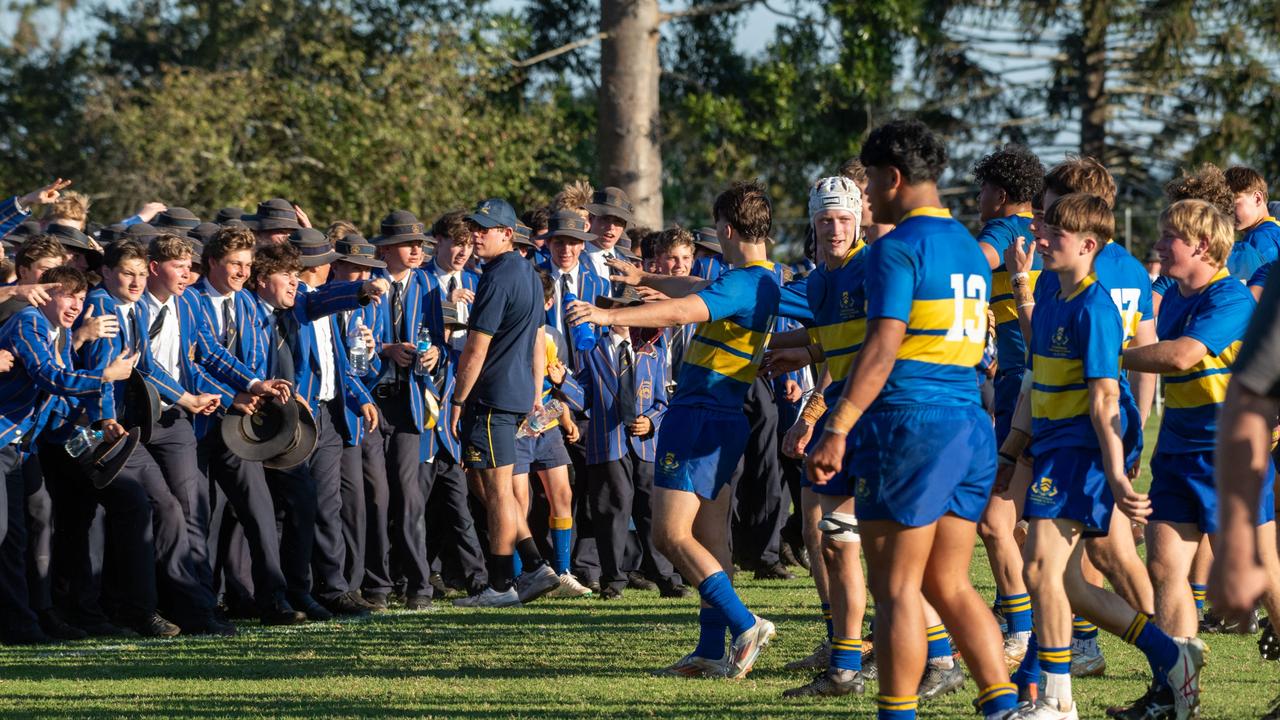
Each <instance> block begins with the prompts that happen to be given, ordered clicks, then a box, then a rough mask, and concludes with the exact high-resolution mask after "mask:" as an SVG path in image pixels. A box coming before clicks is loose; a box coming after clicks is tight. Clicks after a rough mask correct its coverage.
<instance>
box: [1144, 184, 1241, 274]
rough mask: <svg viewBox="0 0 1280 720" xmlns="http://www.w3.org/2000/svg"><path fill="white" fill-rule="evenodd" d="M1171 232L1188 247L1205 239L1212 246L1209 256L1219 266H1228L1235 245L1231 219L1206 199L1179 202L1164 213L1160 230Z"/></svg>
mask: <svg viewBox="0 0 1280 720" xmlns="http://www.w3.org/2000/svg"><path fill="white" fill-rule="evenodd" d="M1165 230H1169V231H1171V232H1173V233H1174V234H1175V235H1177V236H1178V237H1180V238H1182V239H1183V241H1185V242H1186V243H1187V244H1188V245H1191V246H1195V244H1196V243H1198V242H1199V241H1201V240H1204V241H1205V242H1206V243H1208V245H1209V249H1208V251H1207V255H1208V257H1209V260H1210V262H1212V263H1213V265H1214V266H1215V267H1222V266H1223V265H1225V264H1226V263H1227V256H1228V255H1230V254H1231V246H1232V245H1233V244H1234V243H1235V237H1236V234H1235V228H1234V227H1233V226H1232V223H1231V220H1230V219H1228V218H1227V216H1226V215H1223V214H1222V213H1221V212H1220V211H1219V210H1218V209H1217V208H1215V207H1214V206H1213V205H1211V204H1209V203H1207V202H1205V201H1204V200H1179V201H1178V202H1176V203H1174V204H1172V205H1170V206H1169V207H1167V208H1165V211H1164V212H1162V213H1160V231H1161V232H1164V231H1165Z"/></svg>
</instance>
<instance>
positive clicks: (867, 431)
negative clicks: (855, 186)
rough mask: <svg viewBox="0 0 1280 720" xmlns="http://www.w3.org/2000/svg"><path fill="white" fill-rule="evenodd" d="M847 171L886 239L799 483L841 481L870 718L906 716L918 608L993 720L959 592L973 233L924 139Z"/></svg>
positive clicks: (991, 446)
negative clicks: (842, 378) (862, 561)
mask: <svg viewBox="0 0 1280 720" xmlns="http://www.w3.org/2000/svg"><path fill="white" fill-rule="evenodd" d="M861 160H862V163H863V165H864V166H866V169H867V175H868V185H867V195H868V197H869V199H870V201H871V207H872V212H873V213H874V216H875V219H876V220H877V221H878V222H895V223H897V227H896V228H895V229H894V230H893V231H892V232H890V233H889V234H887V235H885V236H884V237H882V238H880V239H879V240H877V241H876V242H875V244H873V245H872V246H871V249H870V250H869V251H868V252H867V259H866V269H865V272H866V296H867V335H866V340H865V342H864V343H863V345H862V349H861V350H860V351H859V352H858V357H857V358H856V359H855V360H854V363H853V367H852V369H851V371H850V373H849V380H848V382H847V384H846V385H845V389H844V392H843V393H842V394H841V396H840V398H839V399H838V400H837V401H836V403H835V405H833V406H832V407H831V409H830V410H829V417H828V418H827V424H826V427H825V428H824V432H823V435H822V437H821V439H820V440H819V441H818V443H817V445H816V446H815V447H814V448H813V450H812V452H811V453H810V455H809V474H810V479H811V480H812V481H813V482H814V483H815V484H817V485H821V484H823V483H826V482H828V481H830V480H831V479H832V478H833V477H835V476H836V474H837V473H839V472H840V471H841V469H842V468H843V467H844V466H845V464H846V462H848V463H849V464H851V465H852V467H853V468H854V473H855V476H856V481H855V483H854V488H853V494H854V499H855V503H856V514H857V517H858V527H859V531H860V533H861V535H862V538H863V548H864V550H865V552H866V555H867V562H868V569H869V570H868V574H869V580H870V583H871V587H872V588H873V590H872V593H873V594H874V595H875V596H876V600H877V606H878V613H877V633H876V640H877V642H876V659H877V663H878V666H879V680H880V694H879V696H878V697H877V699H876V702H877V707H878V713H879V714H878V717H879V718H880V719H881V720H889V719H893V720H896V719H898V718H914V717H915V716H916V706H917V704H918V697H917V694H916V693H917V689H918V683H919V682H920V678H921V676H922V675H923V673H924V667H925V654H926V639H925V638H926V634H925V626H924V607H923V599H924V598H925V597H927V598H928V600H929V602H930V603H931V604H932V605H933V606H934V607H935V608H937V610H938V613H939V614H940V615H941V617H942V619H943V621H944V622H945V623H946V624H947V627H950V628H952V629H955V630H957V631H958V634H957V640H958V645H959V647H960V650H961V654H962V655H963V656H964V659H965V662H966V664H967V665H968V666H969V670H970V672H971V673H972V674H973V676H974V679H975V680H976V681H977V684H978V687H979V689H980V693H979V701H980V703H979V704H980V705H981V709H982V711H983V713H984V714H985V715H987V716H988V717H992V718H995V717H1000V716H1001V715H1003V714H1006V713H1007V712H1008V710H1009V709H1011V708H1012V707H1013V706H1014V704H1015V702H1016V696H1015V690H1014V688H1013V685H1012V684H1011V683H1009V682H1008V679H1009V675H1008V672H1007V670H1006V669H1005V664H1004V658H1003V653H1002V650H1001V640H1000V630H999V628H998V627H997V626H996V623H995V619H994V618H992V617H991V613H990V612H988V611H987V608H986V604H985V603H984V602H983V600H982V598H981V597H980V596H979V595H978V593H977V592H976V591H974V589H973V587H972V585H970V583H969V561H970V559H971V556H972V554H973V545H974V540H975V536H976V530H975V525H976V523H977V520H978V517H979V516H980V515H981V514H982V510H983V508H984V507H985V506H986V503H987V497H988V495H989V494H990V491H991V483H992V478H993V476H994V473H995V437H994V434H993V432H992V429H991V419H990V417H989V416H988V415H987V414H986V412H985V411H984V410H983V408H982V406H981V404H980V402H979V393H978V386H977V383H976V382H975V381H974V367H975V366H976V365H977V364H978V362H979V360H981V359H982V352H983V347H984V345H985V343H986V337H987V300H988V288H989V287H990V285H991V269H990V267H989V265H988V263H987V261H986V259H985V258H984V257H983V256H982V252H981V251H980V250H978V247H977V244H976V243H975V242H974V240H973V236H972V235H970V234H969V232H968V231H967V230H965V229H964V226H963V225H961V224H960V223H958V222H956V221H955V220H953V219H952V218H951V214H950V213H949V212H948V211H946V210H944V209H942V208H941V207H940V204H941V201H940V199H939V197H938V189H937V180H938V177H939V176H940V175H941V173H942V170H943V168H944V167H945V166H946V162H947V153H946V150H945V149H944V148H943V146H942V143H941V141H940V140H939V139H938V137H937V136H936V135H934V134H933V133H932V132H930V131H929V130H928V128H926V127H925V126H924V125H923V124H921V123H919V122H916V121H897V122H892V123H889V124H888V125H884V126H882V127H879V128H877V129H876V130H875V131H873V132H872V133H871V135H870V136H869V137H868V138H867V141H866V143H865V144H864V145H863V148H862V152H861ZM850 431H853V433H854V438H853V446H854V451H853V453H852V455H851V456H850V457H849V458H848V459H847V460H846V457H845V456H846V454H847V449H848V439H847V437H846V436H847V435H848V434H849V433H850ZM926 567H927V568H928V572H927V573H926V572H925V569H926ZM922 592H923V597H922Z"/></svg>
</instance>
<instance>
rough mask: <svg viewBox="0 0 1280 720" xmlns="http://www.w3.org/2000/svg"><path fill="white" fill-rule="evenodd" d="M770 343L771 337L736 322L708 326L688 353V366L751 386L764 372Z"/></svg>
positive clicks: (709, 324) (719, 322)
mask: <svg viewBox="0 0 1280 720" xmlns="http://www.w3.org/2000/svg"><path fill="white" fill-rule="evenodd" d="M768 341H769V333H767V332H757V331H754V330H749V329H747V328H744V327H742V326H741V325H739V324H737V323H735V322H733V321H732V320H717V321H715V322H704V323H702V324H700V325H698V333H697V334H696V335H694V336H693V342H691V343H689V346H688V348H686V349H685V354H684V362H686V363H691V364H693V365H696V366H698V367H701V368H705V369H707V370H710V371H712V372H715V373H719V374H721V375H724V376H725V377H728V378H732V379H734V380H737V381H738V382H742V383H747V384H748V385H749V384H751V383H752V382H754V380H755V376H756V372H757V371H759V369H760V361H761V359H762V356H763V350H764V348H765V346H766V345H767V344H768Z"/></svg>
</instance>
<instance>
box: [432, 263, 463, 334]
mask: <svg viewBox="0 0 1280 720" xmlns="http://www.w3.org/2000/svg"><path fill="white" fill-rule="evenodd" d="M431 268H432V270H434V271H435V274H436V280H437V281H439V283H440V297H441V298H443V300H444V302H453V300H452V299H451V298H450V297H449V281H450V280H455V281H456V282H457V286H458V287H460V288H462V287H466V286H465V285H463V284H462V272H461V271H458V272H450V271H448V270H445V269H444V268H442V267H440V263H437V262H435V261H434V260H433V261H431ZM454 305H455V306H456V307H457V308H458V322H459V323H460V324H461V327H460V328H457V329H455V330H453V331H452V332H450V333H449V338H448V339H449V344H450V345H451V346H453V347H454V348H456V349H458V350H461V349H462V346H463V345H464V344H465V343H466V342H467V318H469V317H470V316H471V304H470V303H465V302H459V303H454Z"/></svg>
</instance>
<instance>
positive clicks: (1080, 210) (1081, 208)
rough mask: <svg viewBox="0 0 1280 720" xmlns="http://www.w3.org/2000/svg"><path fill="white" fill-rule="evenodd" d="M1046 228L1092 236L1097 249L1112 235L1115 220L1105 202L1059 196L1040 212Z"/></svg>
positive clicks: (1085, 195) (1080, 195) (1081, 195)
mask: <svg viewBox="0 0 1280 720" xmlns="http://www.w3.org/2000/svg"><path fill="white" fill-rule="evenodd" d="M1044 222H1045V224H1046V225H1052V226H1053V227H1056V228H1060V229H1062V230H1065V231H1067V232H1070V233H1077V234H1080V235H1092V236H1093V237H1094V238H1096V239H1097V240H1098V248H1099V249H1101V248H1102V246H1103V245H1106V244H1107V241H1108V240H1110V239H1111V236H1113V235H1115V232H1116V216H1115V214H1114V213H1112V211H1111V206H1110V205H1108V204H1107V201H1106V200H1105V199H1103V198H1101V197H1098V196H1097V195H1091V194H1088V193H1071V194H1070V195H1063V196H1062V197H1060V198H1058V199H1057V200H1055V201H1054V202H1053V204H1052V205H1050V206H1049V208H1048V209H1046V210H1045V212H1044Z"/></svg>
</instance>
